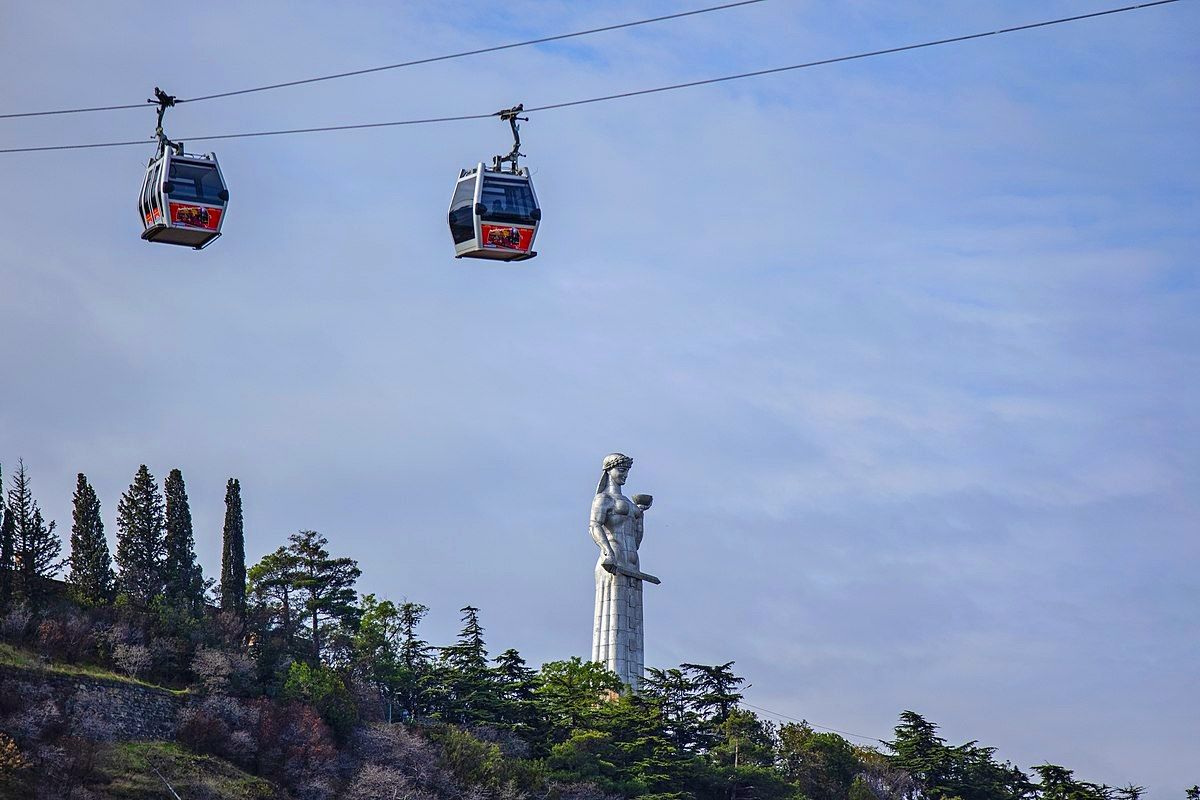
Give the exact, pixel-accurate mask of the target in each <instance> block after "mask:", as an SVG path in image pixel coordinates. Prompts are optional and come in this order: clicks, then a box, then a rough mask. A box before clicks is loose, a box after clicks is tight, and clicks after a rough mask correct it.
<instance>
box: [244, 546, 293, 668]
mask: <svg viewBox="0 0 1200 800" xmlns="http://www.w3.org/2000/svg"><path fill="white" fill-rule="evenodd" d="M299 569H300V563H299V560H298V559H297V558H296V556H295V554H293V553H292V552H291V551H290V550H288V549H287V548H286V547H280V548H279V549H277V550H276V551H275V552H274V553H268V554H267V555H265V556H263V557H262V560H261V561H259V562H258V563H257V564H255V565H254V566H253V567H251V568H250V570H249V572H248V573H247V575H246V577H247V580H248V582H249V584H248V588H249V592H250V596H251V597H252V598H253V603H254V607H253V609H254V613H253V622H254V625H255V627H256V628H257V634H258V635H257V636H256V638H257V639H258V640H259V641H260V643H262V642H265V641H266V640H267V639H270V638H277V639H281V640H282V641H283V643H284V649H285V650H286V651H287V652H288V653H293V652H294V643H295V639H296V632H297V627H298V623H297V616H298V614H297V609H296V598H295V588H294V587H295V583H296V579H297V577H298V574H299Z"/></svg>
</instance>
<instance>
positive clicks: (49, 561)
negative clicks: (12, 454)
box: [4, 460, 62, 605]
mask: <svg viewBox="0 0 1200 800" xmlns="http://www.w3.org/2000/svg"><path fill="white" fill-rule="evenodd" d="M4 516H5V521H6V522H7V521H8V518H9V517H12V522H11V525H12V538H13V564H14V567H15V573H14V577H15V579H16V581H15V583H16V586H15V588H16V591H17V594H18V595H19V596H20V597H21V598H23V599H25V600H29V601H30V602H31V603H33V604H35V605H36V604H38V603H39V602H40V601H41V599H42V597H43V596H44V594H45V591H46V581H47V580H49V579H50V578H53V577H54V574H55V573H56V572H58V568H59V567H60V566H61V565H62V562H61V561H59V560H58V556H59V554H60V553H61V552H62V540H61V539H59V538H58V537H57V536H56V535H55V534H54V527H55V524H54V522H53V521H51V522H50V524H49V525H47V524H46V522H45V520H44V519H43V518H42V510H41V509H40V508H38V504H37V501H36V500H34V499H33V491H32V490H31V489H30V487H29V473H27V472H26V471H25V462H24V461H19V460H18V461H17V473H16V474H15V475H13V481H12V488H10V489H9V490H8V510H7V511H6V512H5V515H4Z"/></svg>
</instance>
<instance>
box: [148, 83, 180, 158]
mask: <svg viewBox="0 0 1200 800" xmlns="http://www.w3.org/2000/svg"><path fill="white" fill-rule="evenodd" d="M176 100H178V98H177V97H175V95H173V94H167V93H166V92H164V91H163V90H162V89H160V88H158V87H157V86H155V87H154V99H153V100H146V102H147V103H156V104H157V105H158V125H157V127H156V128H155V129H154V135H155V137H156V138H157V139H158V148H159V150H160V151H161V150H163V149H165V148H167V147H172V148H174V149H175V151H176V152H179V153H182V152H183V142H172V141H171V140H170V139H168V138H167V135H166V134H165V133H163V115H164V114H166V113H167V109H168V108H171V107H172V106H174V105H175V102H176Z"/></svg>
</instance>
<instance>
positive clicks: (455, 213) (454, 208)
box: [450, 163, 542, 261]
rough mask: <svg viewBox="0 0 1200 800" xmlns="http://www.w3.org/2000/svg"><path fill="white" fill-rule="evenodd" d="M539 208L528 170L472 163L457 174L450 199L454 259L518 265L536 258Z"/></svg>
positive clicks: (539, 217)
mask: <svg viewBox="0 0 1200 800" xmlns="http://www.w3.org/2000/svg"><path fill="white" fill-rule="evenodd" d="M541 219H542V210H541V208H539V207H538V202H537V195H536V194H534V193H533V181H532V180H531V179H530V177H529V173H528V171H526V170H525V169H519V170H518V171H517V172H501V171H499V170H491V169H485V168H484V166H483V164H482V163H480V164H477V165H476V166H475V168H474V169H469V170H467V169H464V170H462V171H461V172H460V173H459V175H458V183H457V184H456V185H455V187H454V195H453V196H452V197H451V198H450V235H451V236H452V237H453V238H454V257H455V258H491V259H495V260H498V261H523V260H525V259H527V258H533V257H534V256H536V255H537V253H536V252H534V250H533V240H534V237H535V236H537V230H538V224H539V223H540V222H541Z"/></svg>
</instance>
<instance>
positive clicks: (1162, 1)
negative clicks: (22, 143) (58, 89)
mask: <svg viewBox="0 0 1200 800" xmlns="http://www.w3.org/2000/svg"><path fill="white" fill-rule="evenodd" d="M1177 2H1179V0H1154V2H1148V3H1138V4H1137V5H1131V6H1123V7H1121V8H1110V9H1107V10H1105V11H1094V12H1092V13H1090V14H1078V15H1076V16H1073V17H1061V18H1059V19H1052V20H1046V21H1044V22H1033V23H1029V24H1027V25H1016V26H1013V27H1010V28H1001V29H999V30H994V31H987V32H985V33H971V34H967V35H965V36H955V37H952V38H949V39H937V40H934V41H931V42H921V43H919V44H909V45H903V46H901V47H890V48H887V49H885V50H872V51H870V52H866V53H857V54H855V55H850V56H839V57H837V58H826V59H822V60H820V61H808V62H805V63H803V64H793V65H791V66H787V67H775V68H773V69H763V70H756V71H754V72H743V73H740V74H737V75H726V76H724V77H720V78H707V79H705V80H699V81H689V82H687V83H674V84H670V85H668V86H658V87H656V88H653V89H638V90H635V91H631V92H621V93H619V94H608V95H602V96H600V97H590V98H587V99H585V100H570V101H567V102H563V103H551V104H549V105H543V106H533V107H530V108H526V109H525V111H526V112H533V111H550V110H553V109H558V108H569V107H571V106H581V105H586V104H588V103H601V102H604V101H607V100H618V99H622V98H626V97H637V96H639V95H646V94H656V93H658V92H669V91H674V90H676V89H686V88H690V87H693V86H706V85H709V84H713V83H722V82H724V81H734V80H740V79H742V78H754V77H759V76H762V75H773V74H775V73H779V72H789V71H792V70H798V69H806V68H808V67H816V66H821V65H824V64H836V63H840V62H843V61H853V60H855V59H861V58H871V57H874V56H881V55H887V54H891V53H902V52H905V51H908V50H918V49H921V48H924V47H934V46H936V45H942V44H951V43H955V42H965V41H969V40H972V39H981V38H984V37H986V36H998V35H1000V34H1004V33H1014V32H1016V31H1026V30H1030V29H1033V28H1045V27H1048V26H1050V25H1061V24H1063V23H1066V22H1076V21H1078V20H1083V19H1092V18H1094V17H1103V16H1107V15H1109V14H1119V13H1121V12H1124V11H1134V10H1137V9H1140V8H1149V7H1151V6H1161V5H1167V4H1168V3H1177ZM498 114H499V112H495V113H492V114H467V115H463V116H457V117H434V118H430V119H410V120H400V121H397V122H372V123H364V124H358V125H329V126H326V127H320V128H292V129H289V130H276V131H258V132H254V133H226V134H218V135H215V136H184V137H181V138H182V139H183V140H184V141H215V140H218V139H246V138H251V137H258V136H283V135H286V134H293V133H320V132H325V131H345V130H359V129H362V128H390V127H395V126H399V125H424V124H427V123H435V122H458V121H463V120H474V119H486V118H488V117H495V116H497V115H498ZM148 141H151V140H145V141H132V142H100V143H96V144H72V145H51V146H42V147H11V148H6V149H0V153H32V152H39V151H46V150H85V149H90V148H97V147H125V146H128V145H136V144H146V143H148Z"/></svg>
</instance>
